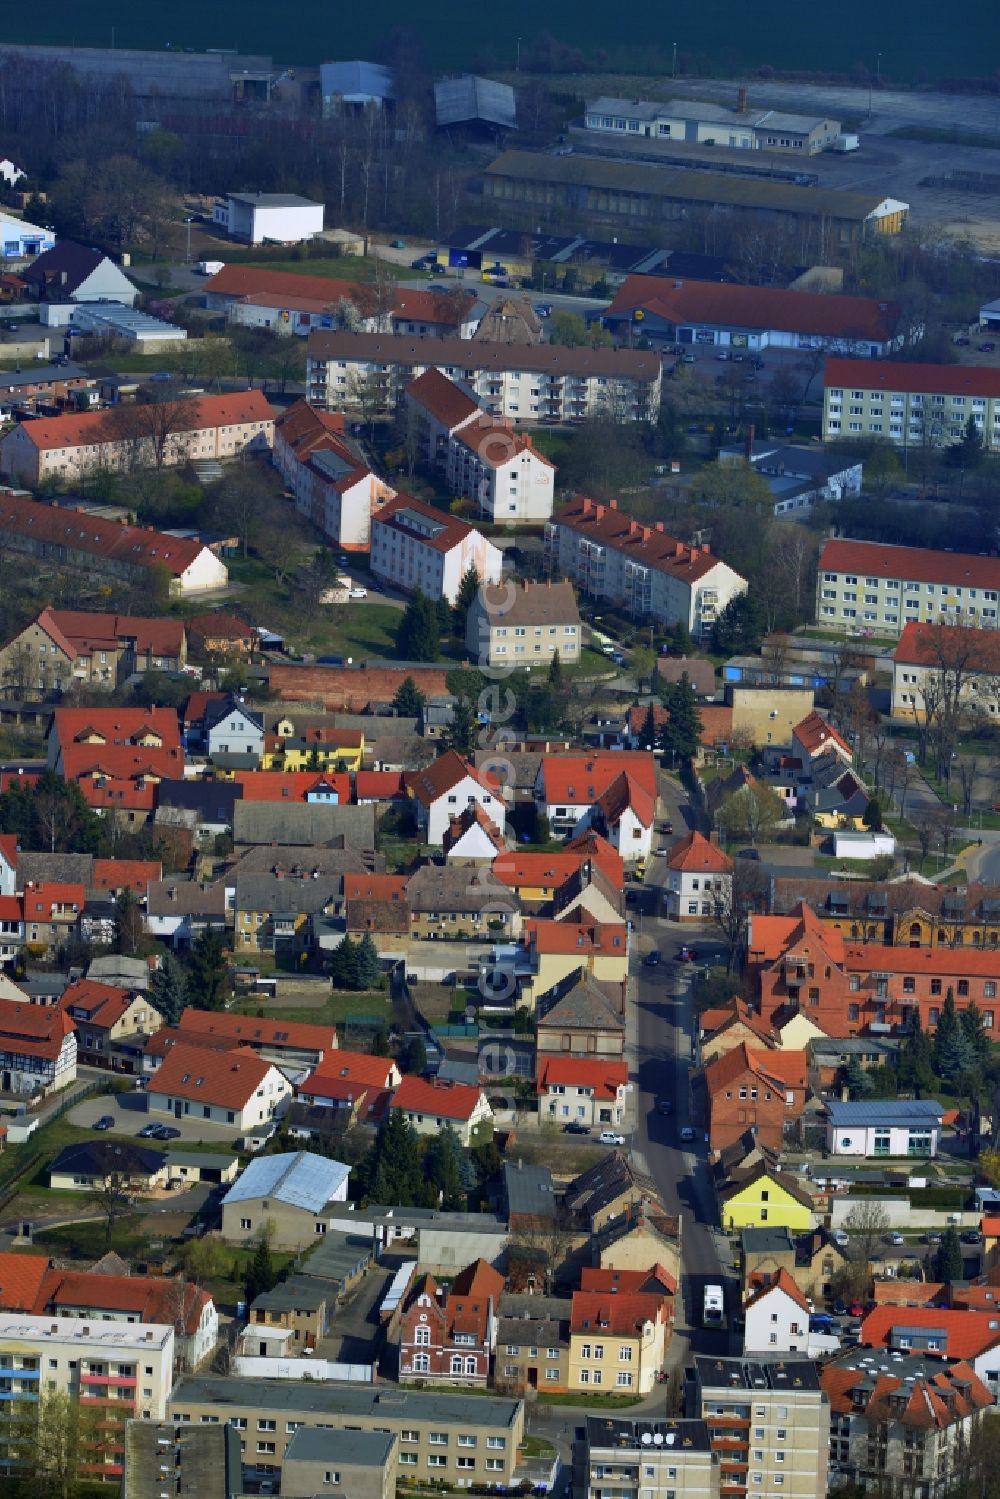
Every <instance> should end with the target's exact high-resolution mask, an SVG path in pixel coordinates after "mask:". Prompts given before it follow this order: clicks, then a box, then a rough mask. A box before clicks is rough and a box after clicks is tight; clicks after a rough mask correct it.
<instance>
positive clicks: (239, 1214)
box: [222, 1053, 351, 1250]
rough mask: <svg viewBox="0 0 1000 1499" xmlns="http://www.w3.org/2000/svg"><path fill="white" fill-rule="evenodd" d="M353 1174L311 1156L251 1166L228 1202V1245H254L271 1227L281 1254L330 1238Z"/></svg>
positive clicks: (261, 1160)
mask: <svg viewBox="0 0 1000 1499" xmlns="http://www.w3.org/2000/svg"><path fill="white" fill-rule="evenodd" d="M230 1055H236V1053H232V1054H230ZM223 1065H224V1064H223ZM350 1174H351V1168H350V1167H349V1166H344V1165H341V1163H340V1161H332V1160H330V1159H328V1158H327V1157H325V1156H320V1155H314V1154H312V1153H311V1152H310V1151H305V1150H299V1151H295V1152H289V1153H281V1154H279V1155H268V1156H260V1157H258V1158H257V1159H256V1160H253V1161H250V1162H249V1164H248V1165H247V1166H246V1167H245V1168H244V1170H243V1171H242V1172H241V1173H240V1175H239V1176H238V1177H237V1179H236V1181H235V1182H234V1183H233V1185H232V1186H231V1187H230V1188H229V1191H228V1192H227V1193H226V1195H225V1197H224V1198H223V1199H222V1237H223V1239H224V1240H225V1241H226V1242H227V1243H230V1244H252V1243H254V1242H255V1241H256V1240H257V1239H258V1238H259V1237H260V1234H261V1232H262V1230H263V1228H264V1225H265V1224H267V1225H269V1227H270V1231H271V1244H272V1246H273V1247H274V1248H275V1249H282V1250H300V1249H305V1248H306V1247H307V1246H309V1245H311V1244H314V1243H315V1242H316V1238H317V1235H322V1234H324V1233H326V1231H327V1219H328V1217H329V1215H330V1213H331V1211H335V1209H334V1208H333V1204H335V1203H339V1202H346V1201H347V1183H348V1178H349V1177H350Z"/></svg>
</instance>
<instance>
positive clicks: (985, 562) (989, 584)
mask: <svg viewBox="0 0 1000 1499" xmlns="http://www.w3.org/2000/svg"><path fill="white" fill-rule="evenodd" d="M872 367H873V368H874V367H875V364H874V361H873V365H872ZM817 566H818V567H819V570H820V572H829V573H855V574H859V575H860V574H868V575H870V576H872V577H876V578H901V579H903V580H904V581H909V582H913V583H949V584H951V585H953V586H955V587H970V588H990V589H994V588H1000V558H998V557H977V556H973V555H972V554H971V553H969V552H932V551H929V550H926V549H925V548H923V547H902V546H889V545H887V544H886V543H885V542H881V541H827V542H825V543H824V545H823V550H822V552H821V553H820V557H819V562H818V564H817Z"/></svg>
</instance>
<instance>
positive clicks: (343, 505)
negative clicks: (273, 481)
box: [274, 401, 396, 551]
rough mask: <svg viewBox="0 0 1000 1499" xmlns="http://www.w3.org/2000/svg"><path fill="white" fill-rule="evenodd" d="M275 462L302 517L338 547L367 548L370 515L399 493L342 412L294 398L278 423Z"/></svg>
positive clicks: (353, 549)
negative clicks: (374, 465) (372, 462)
mask: <svg viewBox="0 0 1000 1499" xmlns="http://www.w3.org/2000/svg"><path fill="white" fill-rule="evenodd" d="M274 466H275V468H277V470H278V472H279V473H280V474H281V476H282V478H283V479H284V481H285V483H286V484H287V485H288V487H289V489H290V490H291V492H292V495H293V497H294V500H295V508H296V510H297V511H298V512H299V514H300V515H302V516H304V517H305V518H306V519H307V520H309V521H311V522H312V524H313V525H314V526H315V527H316V528H317V529H318V530H319V531H321V532H322V533H323V535H324V536H326V537H327V538H328V539H329V540H330V541H331V542H333V543H334V545H335V546H339V547H343V548H345V549H346V550H347V551H356V550H361V549H366V548H367V547H368V546H369V544H370V541H371V522H372V516H373V515H375V514H376V513H377V511H378V510H379V509H380V508H381V507H382V505H384V504H385V502H386V501H387V500H391V499H394V498H395V495H396V491H395V490H394V489H393V488H392V486H391V485H390V484H387V483H386V481H385V480H384V479H381V478H379V476H378V475H377V474H376V473H375V472H374V471H373V470H372V469H371V468H370V467H369V465H368V463H367V462H366V460H365V458H364V455H363V454H362V452H361V450H360V449H359V447H358V446H357V444H356V443H355V442H353V441H352V440H351V439H350V438H349V437H348V436H347V434H346V432H345V423H344V418H343V415H342V414H341V413H340V412H327V411H316V410H314V409H313V407H312V406H310V405H309V403H308V402H307V401H296V402H295V404H294V405H292V406H290V407H289V408H288V409H287V411H285V412H283V413H282V415H281V416H280V417H279V418H278V420H277V421H276V422H275V426H274Z"/></svg>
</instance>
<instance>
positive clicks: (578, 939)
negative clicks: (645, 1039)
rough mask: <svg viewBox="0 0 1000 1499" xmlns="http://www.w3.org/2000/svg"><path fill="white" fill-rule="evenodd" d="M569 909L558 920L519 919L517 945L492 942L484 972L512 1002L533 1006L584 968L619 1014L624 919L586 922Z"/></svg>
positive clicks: (624, 972) (566, 985) (622, 1003)
mask: <svg viewBox="0 0 1000 1499" xmlns="http://www.w3.org/2000/svg"><path fill="white" fill-rule="evenodd" d="M577 914H578V913H576V912H571V913H570V915H569V916H567V917H566V918H565V919H564V920H562V921H540V920H538V919H537V918H534V917H533V918H532V919H531V920H529V921H526V922H525V923H524V931H523V933H522V935H521V942H520V945H519V946H517V947H509V946H508V947H498V948H494V949H493V951H492V953H491V954H490V956H489V958H488V959H486V960H484V962H483V964H482V968H483V970H484V977H486V976H487V975H488V977H487V982H488V983H489V984H490V986H491V987H492V988H494V989H497V990H500V989H506V990H507V992H508V993H511V992H513V990H514V989H515V987H516V990H517V993H518V1002H519V1003H520V1004H524V1005H527V1006H528V1008H529V1009H531V1010H537V1009H538V1008H539V1006H540V1005H542V1004H543V1003H544V1001H545V1000H546V998H547V997H548V996H550V995H554V996H556V997H558V996H559V995H560V994H562V993H564V992H565V991H566V989H568V988H569V987H571V986H572V984H573V983H575V982H576V980H577V976H578V975H579V974H580V973H588V974H590V975H591V977H592V978H594V979H595V980H596V981H597V982H598V983H599V984H600V985H601V987H602V989H603V991H604V993H605V995H606V996H607V997H608V998H609V999H610V1000H611V1002H612V1004H613V1005H614V1007H615V1009H616V1010H617V1011H618V1013H619V1014H621V1015H623V1014H624V1013H625V984H626V981H627V977H628V955H629V949H628V929H627V927H626V924H625V922H623V921H616V922H609V923H591V922H589V921H586V920H577V919H576V917H577Z"/></svg>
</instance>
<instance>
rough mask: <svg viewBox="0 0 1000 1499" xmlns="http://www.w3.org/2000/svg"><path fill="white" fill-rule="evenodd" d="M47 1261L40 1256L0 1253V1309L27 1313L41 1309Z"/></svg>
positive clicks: (34, 1312)
mask: <svg viewBox="0 0 1000 1499" xmlns="http://www.w3.org/2000/svg"><path fill="white" fill-rule="evenodd" d="M48 1273H49V1261H48V1258H47V1256H45V1255H42V1254H9V1253H8V1254H0V1310H2V1311H5V1312H29V1313H32V1314H34V1315H39V1314H40V1313H41V1312H42V1311H43V1310H44V1301H43V1300H42V1287H43V1286H44V1284H45V1279H46V1276H47V1275H48Z"/></svg>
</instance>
